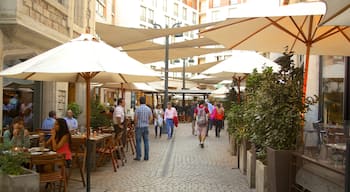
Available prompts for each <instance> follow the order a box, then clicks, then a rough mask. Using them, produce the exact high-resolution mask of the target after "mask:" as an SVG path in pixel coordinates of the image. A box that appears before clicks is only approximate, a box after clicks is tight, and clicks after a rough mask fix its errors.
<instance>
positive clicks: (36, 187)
mask: <svg viewBox="0 0 350 192" xmlns="http://www.w3.org/2000/svg"><path fill="white" fill-rule="evenodd" d="M25 170H26V173H25V174H23V175H6V174H0V181H1V182H0V189H1V191H6V192H32V191H40V180H39V179H40V178H39V174H38V173H37V172H35V171H32V170H29V169H25Z"/></svg>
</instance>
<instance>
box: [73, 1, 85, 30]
mask: <svg viewBox="0 0 350 192" xmlns="http://www.w3.org/2000/svg"><path fill="white" fill-rule="evenodd" d="M83 3H84V2H83V1H74V23H75V24H76V25H78V26H80V27H83V25H84V4H83Z"/></svg>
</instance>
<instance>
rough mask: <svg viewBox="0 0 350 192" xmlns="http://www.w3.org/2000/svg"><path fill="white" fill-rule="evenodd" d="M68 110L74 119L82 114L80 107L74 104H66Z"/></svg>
mask: <svg viewBox="0 0 350 192" xmlns="http://www.w3.org/2000/svg"><path fill="white" fill-rule="evenodd" d="M68 109H70V110H72V112H73V117H74V118H78V116H79V115H80V114H81V113H82V112H83V111H82V110H81V107H80V105H79V104H77V103H75V102H73V103H70V104H68Z"/></svg>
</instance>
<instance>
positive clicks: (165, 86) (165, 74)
mask: <svg viewBox="0 0 350 192" xmlns="http://www.w3.org/2000/svg"><path fill="white" fill-rule="evenodd" d="M180 24H181V23H180V22H178V23H174V24H173V25H172V27H171V28H174V27H178V26H180ZM153 26H154V27H155V28H157V27H158V28H160V29H162V26H161V25H159V24H156V23H154V24H153ZM166 28H168V26H167V25H166ZM164 63H165V68H164V106H163V107H164V110H165V108H166V106H167V103H168V100H169V97H168V78H169V77H168V73H169V35H166V36H165V58H164Z"/></svg>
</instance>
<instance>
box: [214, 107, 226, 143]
mask: <svg viewBox="0 0 350 192" xmlns="http://www.w3.org/2000/svg"><path fill="white" fill-rule="evenodd" d="M224 117H225V113H224V108H223V107H222V106H221V104H220V103H218V104H217V105H216V113H215V122H216V127H215V136H216V137H220V131H221V129H222V127H223V125H224Z"/></svg>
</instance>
